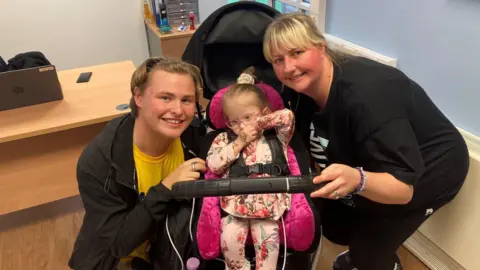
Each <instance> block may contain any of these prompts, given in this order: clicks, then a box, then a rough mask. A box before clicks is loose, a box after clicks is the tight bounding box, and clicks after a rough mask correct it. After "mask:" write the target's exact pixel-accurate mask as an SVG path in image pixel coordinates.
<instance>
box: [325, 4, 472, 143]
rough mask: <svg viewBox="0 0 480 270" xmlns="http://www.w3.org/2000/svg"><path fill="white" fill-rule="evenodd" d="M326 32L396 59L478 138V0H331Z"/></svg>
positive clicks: (440, 104)
mask: <svg viewBox="0 0 480 270" xmlns="http://www.w3.org/2000/svg"><path fill="white" fill-rule="evenodd" d="M327 6H328V7H327V26H326V28H327V32H328V33H329V34H332V35H334V36H338V37H340V38H343V39H345V40H348V41H350V42H353V43H356V44H358V45H361V46H364V47H367V48H369V49H372V50H374V51H377V52H380V53H383V54H385V55H388V56H392V57H395V58H397V59H398V67H399V68H400V69H401V70H403V71H404V72H405V73H406V74H408V75H409V76H410V77H411V78H412V79H414V80H416V81H417V82H418V83H420V84H421V85H422V86H423V87H424V88H425V90H426V91H427V92H428V94H429V95H430V97H431V98H432V99H433V100H434V101H435V103H436V104H437V105H438V106H439V107H440V109H441V110H442V111H443V112H444V113H445V114H446V115H447V116H448V117H449V118H450V120H452V122H453V123H454V124H455V125H457V126H458V127H460V128H462V129H465V130H467V131H469V132H471V133H474V134H476V135H477V136H480V119H479V118H480V117H479V116H480V106H479V104H480V103H479V102H480V0H397V1H393V0H361V1H351V0H329V1H328V2H327Z"/></svg>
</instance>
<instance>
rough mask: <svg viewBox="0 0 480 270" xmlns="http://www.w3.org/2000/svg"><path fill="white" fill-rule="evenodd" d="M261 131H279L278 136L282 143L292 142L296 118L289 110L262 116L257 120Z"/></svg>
mask: <svg viewBox="0 0 480 270" xmlns="http://www.w3.org/2000/svg"><path fill="white" fill-rule="evenodd" d="M257 125H258V128H259V129H261V130H262V129H271V128H276V129H277V136H278V137H279V138H280V140H281V141H282V142H286V143H287V144H288V142H290V140H291V139H292V136H293V132H294V128H295V117H294V115H293V112H292V111H291V110H289V109H283V110H278V111H274V112H273V113H270V114H267V115H263V116H260V117H259V118H258V120H257Z"/></svg>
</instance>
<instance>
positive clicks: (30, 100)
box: [0, 65, 63, 111]
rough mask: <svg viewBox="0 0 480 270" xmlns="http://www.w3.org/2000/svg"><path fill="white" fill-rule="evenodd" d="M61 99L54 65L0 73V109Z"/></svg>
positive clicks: (61, 95) (60, 90) (61, 94)
mask: <svg viewBox="0 0 480 270" xmlns="http://www.w3.org/2000/svg"><path fill="white" fill-rule="evenodd" d="M62 99H63V93H62V87H61V85H60V81H59V80H58V75H57V70H56V69H55V66H53V65H48V66H41V67H34V68H26V69H20V70H12V71H7V72H2V73H0V111H5V110H10V109H16V108H21V107H26V106H30V105H36V104H41V103H45V102H51V101H57V100H62Z"/></svg>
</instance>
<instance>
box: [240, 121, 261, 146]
mask: <svg viewBox="0 0 480 270" xmlns="http://www.w3.org/2000/svg"><path fill="white" fill-rule="evenodd" d="M259 134H260V131H259V130H258V128H257V127H256V125H248V126H244V127H242V129H241V131H240V136H239V137H240V138H241V139H242V140H243V141H244V142H245V144H249V143H250V142H251V141H254V140H256V139H257V138H258V137H259Z"/></svg>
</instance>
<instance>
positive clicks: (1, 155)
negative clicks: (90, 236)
mask: <svg viewBox="0 0 480 270" xmlns="http://www.w3.org/2000/svg"><path fill="white" fill-rule="evenodd" d="M134 70H135V66H134V65H133V63H132V62H130V61H127V62H119V63H112V64H106V65H98V66H93V67H86V68H80V69H73V70H67V71H60V72H59V80H60V83H61V85H62V89H63V93H64V100H62V101H54V102H50V103H44V104H39V105H34V106H29V107H24V108H19V109H15V110H9V111H2V112H0V176H1V179H0V269H3V270H6V269H15V270H16V269H22V270H27V269H68V266H67V262H68V259H69V257H70V254H71V251H72V248H73V244H74V241H75V238H76V235H77V234H78V230H79V229H80V226H81V223H82V217H83V214H84V210H83V205H82V202H81V200H80V197H79V193H78V186H77V182H76V176H75V170H76V163H77V159H78V157H79V155H80V153H81V151H82V150H83V149H84V147H85V146H86V144H87V143H88V142H89V141H90V140H91V139H92V138H93V137H94V136H96V135H97V134H98V133H99V132H100V131H101V130H102V128H103V127H104V126H105V124H106V122H108V121H109V120H111V119H113V118H115V117H117V116H120V115H122V114H125V113H127V112H128V111H129V110H128V109H127V110H123V111H119V110H117V109H116V107H117V105H120V104H128V102H129V100H130V96H131V94H130V78H131V75H132V73H133V72H134ZM85 71H92V72H93V74H92V78H91V80H90V82H88V83H82V84H77V83H76V79H77V77H78V75H79V74H80V73H81V72H85Z"/></svg>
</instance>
